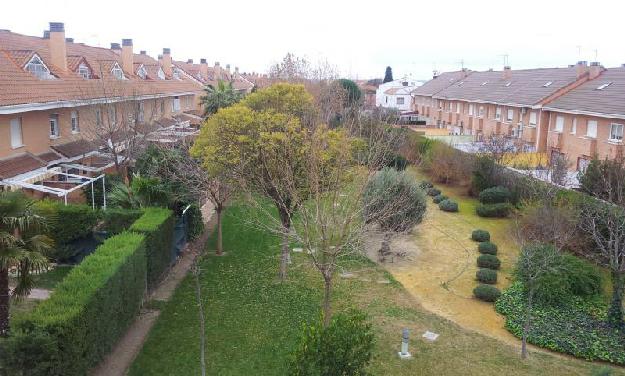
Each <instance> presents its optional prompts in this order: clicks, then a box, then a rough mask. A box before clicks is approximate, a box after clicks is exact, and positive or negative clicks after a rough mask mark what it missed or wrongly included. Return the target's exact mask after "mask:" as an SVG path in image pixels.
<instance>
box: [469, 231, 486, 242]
mask: <svg viewBox="0 0 625 376" xmlns="http://www.w3.org/2000/svg"><path fill="white" fill-rule="evenodd" d="M471 239H473V240H475V241H476V242H487V241H489V240H490V232H488V231H486V230H473V232H472V233H471Z"/></svg>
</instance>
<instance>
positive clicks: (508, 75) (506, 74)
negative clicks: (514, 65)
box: [503, 65, 512, 80]
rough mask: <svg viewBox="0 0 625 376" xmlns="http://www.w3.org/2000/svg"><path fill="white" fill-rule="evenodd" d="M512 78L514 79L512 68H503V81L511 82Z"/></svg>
mask: <svg viewBox="0 0 625 376" xmlns="http://www.w3.org/2000/svg"><path fill="white" fill-rule="evenodd" d="M511 78H512V69H511V68H510V66H509V65H506V66H505V67H503V79H504V80H509V79H511Z"/></svg>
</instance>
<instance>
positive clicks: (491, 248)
mask: <svg viewBox="0 0 625 376" xmlns="http://www.w3.org/2000/svg"><path fill="white" fill-rule="evenodd" d="M477 250H478V251H479V252H480V253H484V254H488V255H496V254H497V245H495V243H491V242H481V243H480V244H479V245H478V246H477Z"/></svg>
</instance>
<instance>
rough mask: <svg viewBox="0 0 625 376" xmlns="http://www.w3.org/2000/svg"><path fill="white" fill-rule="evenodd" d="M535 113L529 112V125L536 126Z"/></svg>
mask: <svg viewBox="0 0 625 376" xmlns="http://www.w3.org/2000/svg"><path fill="white" fill-rule="evenodd" d="M536 116H537V115H536V111H532V112H530V125H533V126H536Z"/></svg>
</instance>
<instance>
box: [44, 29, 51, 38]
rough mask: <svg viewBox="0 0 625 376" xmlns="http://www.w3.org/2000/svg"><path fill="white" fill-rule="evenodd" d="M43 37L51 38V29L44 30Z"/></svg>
mask: <svg viewBox="0 0 625 376" xmlns="http://www.w3.org/2000/svg"><path fill="white" fill-rule="evenodd" d="M43 39H50V30H44V31H43Z"/></svg>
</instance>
